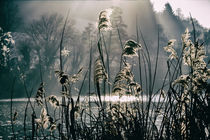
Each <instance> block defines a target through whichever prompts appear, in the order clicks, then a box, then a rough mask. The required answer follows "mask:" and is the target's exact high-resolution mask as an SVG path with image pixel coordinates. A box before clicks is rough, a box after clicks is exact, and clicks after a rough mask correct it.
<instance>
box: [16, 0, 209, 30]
mask: <svg viewBox="0 0 210 140" xmlns="http://www.w3.org/2000/svg"><path fill="white" fill-rule="evenodd" d="M145 1H147V0H109V1H104V0H100V1H99V0H95V1H94V0H75V1H70V0H69V1H68V0H62V1H50V0H49V1H39V0H37V1H36V0H34V1H22V2H21V4H20V5H21V7H20V11H21V12H22V13H24V15H25V16H24V18H25V19H26V20H33V19H36V18H39V15H42V14H43V13H52V12H57V13H59V14H62V15H64V16H65V15H66V13H67V11H68V9H70V16H71V17H72V18H73V19H74V20H75V21H76V27H78V28H79V29H80V30H82V29H83V28H84V27H85V26H86V25H87V24H88V22H92V23H94V22H96V21H97V18H98V13H99V12H100V11H101V10H104V9H107V8H110V7H111V6H114V5H115V6H119V7H121V8H122V9H123V19H124V21H125V23H126V24H127V25H133V23H135V17H136V14H137V13H138V11H139V10H138V9H139V4H143V2H145ZM151 2H152V3H153V4H154V9H155V10H156V11H161V10H163V8H164V4H165V3H166V2H169V3H170V4H171V6H172V8H173V9H174V10H175V11H176V9H177V8H181V10H182V13H183V14H184V16H185V17H189V12H191V14H192V16H193V17H194V18H196V19H197V20H198V21H199V23H200V24H201V25H203V26H204V27H207V28H210V16H209V12H210V0H151ZM134 29H135V28H134V27H132V26H128V31H129V32H132V31H133V30H134Z"/></svg>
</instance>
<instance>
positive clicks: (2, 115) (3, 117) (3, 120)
mask: <svg viewBox="0 0 210 140" xmlns="http://www.w3.org/2000/svg"><path fill="white" fill-rule="evenodd" d="M158 97H159V96H158V95H157V96H154V97H153V99H152V101H153V102H157V101H158V100H159V98H158ZM58 99H59V100H60V101H61V97H58ZM73 99H74V101H76V100H77V97H73ZM101 99H102V101H103V102H104V101H105V102H113V103H114V102H134V101H140V102H141V101H142V100H143V101H144V103H146V102H147V99H148V98H147V96H140V97H135V96H122V97H119V96H105V97H104V96H102V97H101ZM90 100H91V102H92V104H93V105H92V111H94V112H95V111H97V109H96V107H95V106H94V102H96V101H98V98H97V97H96V96H91V97H90ZM161 100H163V99H161ZM27 101H28V99H27V98H19V99H13V109H12V110H13V114H14V112H18V118H17V120H16V121H15V122H14V123H15V124H14V129H15V133H16V135H17V136H18V139H21V138H20V137H21V136H24V132H23V125H24V117H26V118H25V123H26V130H27V132H26V133H28V135H30V134H29V133H31V131H30V130H31V128H32V126H31V115H32V112H33V111H32V109H31V107H30V105H29V104H28V108H27V110H26V106H27ZM30 101H31V103H32V105H34V98H31V99H30ZM80 101H81V102H82V101H85V102H88V101H89V97H86V96H82V97H80ZM10 105H11V102H10V99H2V100H0V140H1V139H10V138H11V136H12V131H11V130H12V128H11V117H10ZM40 110H41V108H40V107H36V108H35V112H36V113H37V114H36V115H37V117H39V115H40V114H39V113H40ZM25 112H26V116H25Z"/></svg>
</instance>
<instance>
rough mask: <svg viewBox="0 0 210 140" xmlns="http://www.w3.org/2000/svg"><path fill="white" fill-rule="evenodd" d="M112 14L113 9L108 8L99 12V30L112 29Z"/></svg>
mask: <svg viewBox="0 0 210 140" xmlns="http://www.w3.org/2000/svg"><path fill="white" fill-rule="evenodd" d="M111 14H112V9H106V10H104V11H101V12H100V14H99V21H98V29H99V31H101V30H104V31H107V30H111V29H112V27H111V26H112V25H111V21H110V16H111Z"/></svg>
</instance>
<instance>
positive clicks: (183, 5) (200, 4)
mask: <svg viewBox="0 0 210 140" xmlns="http://www.w3.org/2000/svg"><path fill="white" fill-rule="evenodd" d="M151 2H152V3H153V4H154V9H155V10H156V11H162V10H163V9H164V5H165V3H167V2H169V3H170V4H171V6H172V8H173V9H174V10H175V11H176V9H177V8H180V9H181V11H182V13H183V15H184V16H185V17H189V13H191V15H192V17H194V18H196V19H197V20H198V21H199V23H200V24H201V25H203V26H204V27H208V28H210V15H209V14H210V0H151Z"/></svg>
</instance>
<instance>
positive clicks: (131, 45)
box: [122, 40, 142, 57]
mask: <svg viewBox="0 0 210 140" xmlns="http://www.w3.org/2000/svg"><path fill="white" fill-rule="evenodd" d="M141 48H142V46H141V45H140V44H138V43H137V42H135V41H133V40H128V41H126V42H125V45H124V49H123V53H122V55H123V56H128V57H133V56H138V55H137V50H138V49H141Z"/></svg>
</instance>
